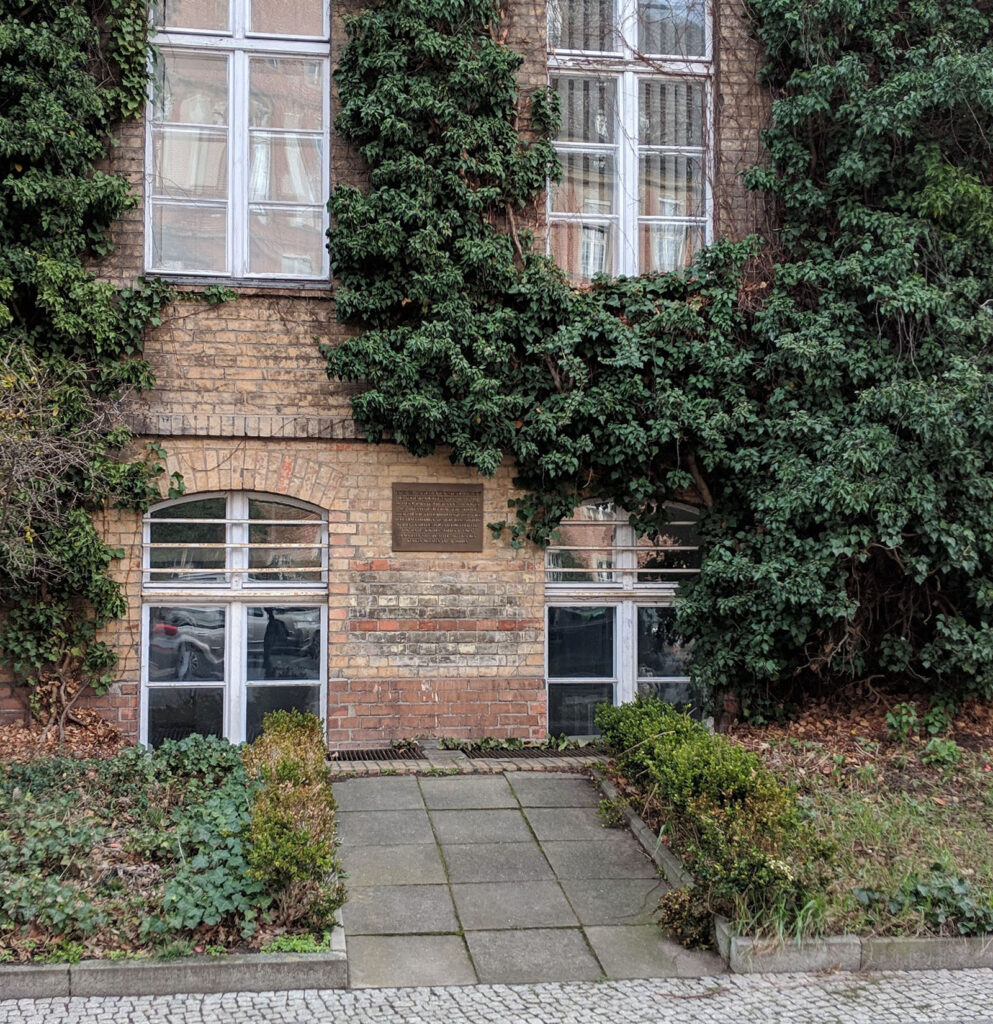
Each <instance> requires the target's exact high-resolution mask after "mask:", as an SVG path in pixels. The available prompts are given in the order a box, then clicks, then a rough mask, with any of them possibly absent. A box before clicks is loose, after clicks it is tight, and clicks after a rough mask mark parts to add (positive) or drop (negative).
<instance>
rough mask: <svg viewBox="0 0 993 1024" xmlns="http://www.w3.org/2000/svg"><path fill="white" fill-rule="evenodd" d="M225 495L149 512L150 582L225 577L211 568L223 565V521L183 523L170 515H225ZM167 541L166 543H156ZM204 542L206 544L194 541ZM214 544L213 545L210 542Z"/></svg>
mask: <svg viewBox="0 0 993 1024" xmlns="http://www.w3.org/2000/svg"><path fill="white" fill-rule="evenodd" d="M224 507H225V505H224V499H223V498H204V499H202V500H199V501H187V502H183V503H182V504H181V505H170V506H169V507H168V508H163V509H158V510H156V511H155V512H152V513H151V515H150V518H151V524H150V525H149V529H148V539H149V542H150V543H151V544H152V545H153V546H152V547H151V548H149V556H148V558H149V561H148V565H149V569H150V570H151V572H150V576H151V580H152V582H163V581H165V580H177V581H181V582H182V583H184V584H186V585H195V584H199V583H216V582H219V581H220V580H222V579H223V578H224V574H223V573H220V572H210V571H209V570H212V569H224V567H225V564H224V558H225V551H224V541H225V527H224V523H223V522H216V523H214V522H206V523H184V522H170V520H173V519H220V520H223V519H224ZM157 544H167V545H169V546H168V547H161V548H160V547H155V546H154V545H157ZM200 544H206V545H208V546H207V547H197V546H194V545H200ZM213 545H216V547H215V546H213Z"/></svg>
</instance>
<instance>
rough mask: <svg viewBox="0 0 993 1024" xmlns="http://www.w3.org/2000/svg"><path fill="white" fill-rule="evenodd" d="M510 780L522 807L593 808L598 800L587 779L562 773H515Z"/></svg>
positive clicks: (593, 788) (595, 790)
mask: <svg viewBox="0 0 993 1024" xmlns="http://www.w3.org/2000/svg"><path fill="white" fill-rule="evenodd" d="M509 781H510V785H511V787H512V788H513V790H514V793H515V794H516V796H517V799H518V800H520V802H521V805H522V806H524V807H596V805H597V803H598V802H599V800H600V794H599V792H597V789H596V787H595V786H594V785H593V783H591V782H590V781H589V779H586V778H583V777H581V776H580V777H577V776H575V775H566V774H565V773H562V772H555V773H552V772H514V774H513V775H512V776H510V777H509Z"/></svg>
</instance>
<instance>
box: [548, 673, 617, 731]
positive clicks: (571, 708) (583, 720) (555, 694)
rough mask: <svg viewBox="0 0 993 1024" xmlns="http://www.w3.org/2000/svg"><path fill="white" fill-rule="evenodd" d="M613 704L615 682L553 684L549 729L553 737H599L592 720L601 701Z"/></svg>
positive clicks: (551, 685)
mask: <svg viewBox="0 0 993 1024" xmlns="http://www.w3.org/2000/svg"><path fill="white" fill-rule="evenodd" d="M613 703H614V687H613V684H612V683H551V684H549V687H548V732H549V735H551V736H561V735H562V734H563V733H564V734H565V735H566V736H599V735H600V730H599V729H598V728H597V727H596V724H595V723H594V721H593V716H594V715H595V714H596V709H597V708H598V707H599V706H600V705H601V704H613Z"/></svg>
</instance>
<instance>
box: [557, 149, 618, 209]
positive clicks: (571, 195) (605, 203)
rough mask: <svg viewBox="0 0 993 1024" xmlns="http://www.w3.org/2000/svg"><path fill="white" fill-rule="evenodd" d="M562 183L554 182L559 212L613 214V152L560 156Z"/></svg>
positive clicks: (614, 174) (565, 154)
mask: <svg viewBox="0 0 993 1024" xmlns="http://www.w3.org/2000/svg"><path fill="white" fill-rule="evenodd" d="M559 160H560V162H561V163H562V180H561V181H557V182H552V185H551V195H552V209H553V210H554V211H556V212H559V213H594V214H597V213H599V214H608V215H609V214H612V213H613V212H614V188H615V183H616V172H615V169H614V157H613V155H612V154H610V153H559Z"/></svg>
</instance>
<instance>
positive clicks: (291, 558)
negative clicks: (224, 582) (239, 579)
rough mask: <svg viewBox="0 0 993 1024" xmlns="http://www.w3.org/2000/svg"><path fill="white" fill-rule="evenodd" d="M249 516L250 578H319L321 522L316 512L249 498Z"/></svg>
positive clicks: (264, 581)
mask: <svg viewBox="0 0 993 1024" xmlns="http://www.w3.org/2000/svg"><path fill="white" fill-rule="evenodd" d="M248 518H249V520H250V522H249V526H248V540H249V544H250V545H251V547H250V548H249V568H251V569H254V570H256V571H254V572H251V573H249V579H250V580H253V581H258V582H260V583H278V582H280V581H287V580H298V581H309V582H315V583H316V582H319V581H320V579H321V571H322V570H321V562H322V554H323V534H324V525H323V521H322V519H321V517H320V516H319V515H318V514H317V513H316V512H310V511H307V510H306V509H301V508H297V507H295V506H293V505H287V504H285V503H283V502H279V501H261V500H256V499H252V500H250V501H249V503H248ZM284 524H285V525H284ZM305 570H310V571H305Z"/></svg>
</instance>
